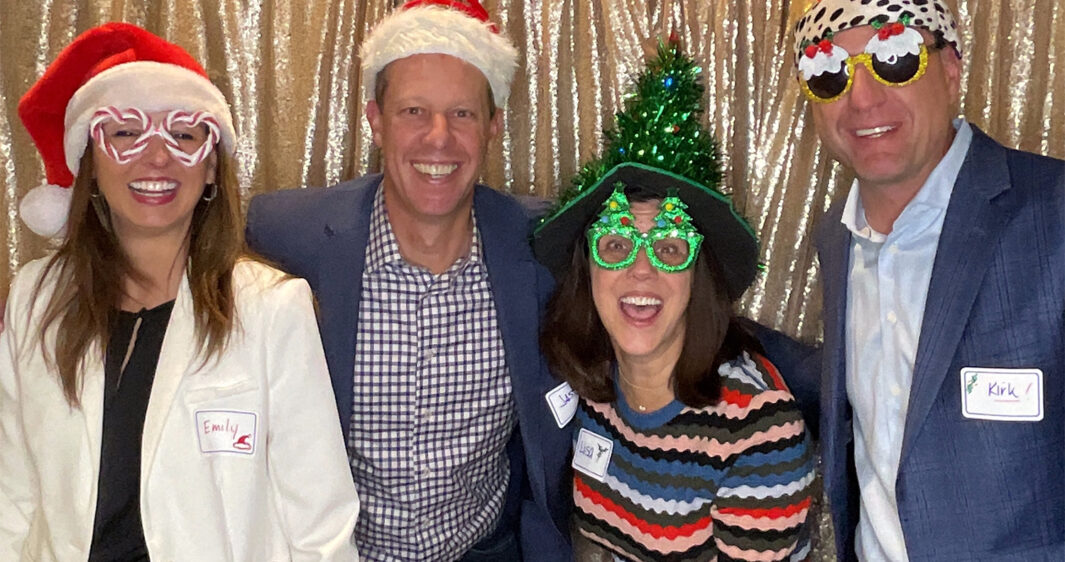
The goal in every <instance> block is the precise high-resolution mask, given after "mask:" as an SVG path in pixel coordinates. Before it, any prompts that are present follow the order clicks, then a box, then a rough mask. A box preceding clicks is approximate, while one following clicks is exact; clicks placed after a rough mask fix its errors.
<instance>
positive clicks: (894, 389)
mask: <svg viewBox="0 0 1065 562" xmlns="http://www.w3.org/2000/svg"><path fill="white" fill-rule="evenodd" d="M900 394H902V389H901V388H899V385H897V384H893V385H891V395H892V396H894V397H896V398H898V396H899V395H900Z"/></svg>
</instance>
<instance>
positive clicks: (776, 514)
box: [717, 496, 810, 519]
mask: <svg viewBox="0 0 1065 562" xmlns="http://www.w3.org/2000/svg"><path fill="white" fill-rule="evenodd" d="M804 509H810V497H809V496H807V497H806V498H804V499H803V500H802V501H801V502H799V503H794V504H791V505H789V506H787V507H771V508H768V509H766V508H742V507H723V508H721V509H719V510H717V511H718V513H726V514H728V515H747V516H750V517H755V518H757V519H767V518H768V519H780V518H781V517H791V516H792V515H795V514H796V513H799V512H800V511H802V510H804Z"/></svg>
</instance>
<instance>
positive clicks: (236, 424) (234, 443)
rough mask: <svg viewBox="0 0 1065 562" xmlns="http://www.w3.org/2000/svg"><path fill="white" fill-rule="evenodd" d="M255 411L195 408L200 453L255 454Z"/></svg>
mask: <svg viewBox="0 0 1065 562" xmlns="http://www.w3.org/2000/svg"><path fill="white" fill-rule="evenodd" d="M256 421H257V419H256V415H255V412H241V411H237V410H196V436H197V437H198V438H199V440H200V452H201V453H238V454H241V455H252V454H255V429H256V428H255V425H256Z"/></svg>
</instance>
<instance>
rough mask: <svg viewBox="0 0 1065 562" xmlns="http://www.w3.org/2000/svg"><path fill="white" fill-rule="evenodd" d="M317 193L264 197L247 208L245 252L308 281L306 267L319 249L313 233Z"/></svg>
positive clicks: (288, 191)
mask: <svg viewBox="0 0 1065 562" xmlns="http://www.w3.org/2000/svg"><path fill="white" fill-rule="evenodd" d="M321 193H322V192H321V190H319V189H285V190H281V191H275V192H272V193H264V194H262V195H257V196H255V197H253V198H252V200H251V202H250V203H249V204H248V218H247V222H246V223H245V226H244V239H245V241H246V242H247V244H248V248H249V249H250V250H251V251H252V252H253V253H255V254H256V255H258V256H259V257H261V258H264V259H265V260H266V261H267V262H270V263H271V264H273V265H275V266H277V267H278V269H281V270H282V271H286V272H288V273H291V274H293V275H295V276H297V277H303V278H310V277H311V275H312V274H313V271H312V270H311V269H310V264H311V263H313V259H312V257H313V256H316V255H317V253H318V250H319V249H320V247H321V240H320V239H318V238H317V237H316V236H315V232H314V229H313V228H312V227H311V225H312V224H315V220H316V217H317V216H318V214H319V213H318V212H317V211H318V209H317V208H316V207H317V205H316V204H317V203H318V198H319V196H320V194H321Z"/></svg>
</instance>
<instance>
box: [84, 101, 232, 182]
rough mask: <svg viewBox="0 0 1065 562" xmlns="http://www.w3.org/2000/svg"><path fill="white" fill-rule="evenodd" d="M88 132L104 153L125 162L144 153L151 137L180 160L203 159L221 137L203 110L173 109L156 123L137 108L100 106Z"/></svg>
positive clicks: (189, 162)
mask: <svg viewBox="0 0 1065 562" xmlns="http://www.w3.org/2000/svg"><path fill="white" fill-rule="evenodd" d="M89 135H90V136H91V137H92V139H93V141H95V142H96V144H97V146H99V147H100V148H101V149H102V150H103V151H104V153H105V154H107V155H108V156H109V157H110V158H111V159H112V160H114V161H115V162H118V163H119V164H129V163H130V162H132V161H133V160H135V159H137V158H139V157H140V156H141V155H143V154H144V152H145V150H146V149H147V148H148V143H149V142H151V140H152V137H159V138H160V139H162V141H163V144H164V145H165V146H166V149H167V151H168V152H170V154H171V156H173V157H174V159H175V160H177V161H178V162H180V163H181V164H183V165H185V166H188V167H192V166H195V165H197V164H199V163H200V162H203V161H204V160H205V159H206V158H207V156H208V155H209V154H210V153H211V150H213V149H214V146H215V145H216V144H218V139H219V138H220V137H221V135H220V133H219V127H218V121H217V120H215V118H214V116H213V115H211V114H210V113H207V112H206V111H185V110H182V109H175V110H173V111H170V112H169V113H167V114H166V116H165V117H163V119H162V120H161V122H159V123H155V122H153V120H152V118H151V116H150V115H148V114H147V113H146V112H144V111H143V110H141V109H138V108H135V107H131V108H126V109H117V108H114V107H101V108H100V109H98V110H96V113H94V114H93V117H92V120H91V121H90V122H89Z"/></svg>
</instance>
